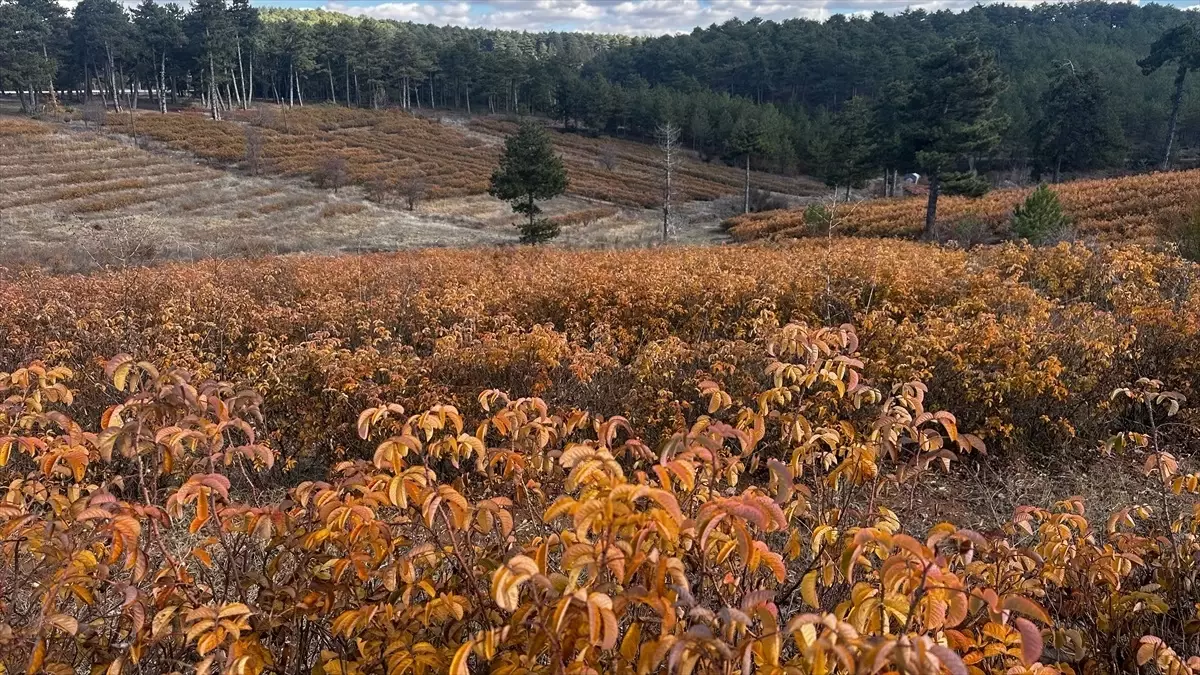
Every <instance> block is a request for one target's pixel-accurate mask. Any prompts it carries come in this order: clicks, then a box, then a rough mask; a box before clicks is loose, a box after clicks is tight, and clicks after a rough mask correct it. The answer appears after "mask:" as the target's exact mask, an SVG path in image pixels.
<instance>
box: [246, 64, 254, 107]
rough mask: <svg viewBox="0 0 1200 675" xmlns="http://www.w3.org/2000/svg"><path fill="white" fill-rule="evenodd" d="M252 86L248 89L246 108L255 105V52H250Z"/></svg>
mask: <svg viewBox="0 0 1200 675" xmlns="http://www.w3.org/2000/svg"><path fill="white" fill-rule="evenodd" d="M249 61H250V82H249V84H250V86H249V87H247V88H246V108H247V109H249V107H250V106H252V105H254V51H253V50H251V52H250V59H249Z"/></svg>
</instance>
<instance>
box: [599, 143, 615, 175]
mask: <svg viewBox="0 0 1200 675" xmlns="http://www.w3.org/2000/svg"><path fill="white" fill-rule="evenodd" d="M598 161H599V162H600V166H602V167H604V170H605V171H609V172H612V171H616V170H617V163H618V160H617V146H616V145H614V144H612V143H605V144H604V145H602V146H600V156H599V158H598Z"/></svg>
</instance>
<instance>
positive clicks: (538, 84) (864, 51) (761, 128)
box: [0, 0, 1200, 182]
mask: <svg viewBox="0 0 1200 675" xmlns="http://www.w3.org/2000/svg"><path fill="white" fill-rule="evenodd" d="M1187 20H1188V13H1187V12H1185V11H1182V10H1179V9H1175V8H1172V7H1167V6H1162V5H1154V4H1150V5H1146V6H1138V5H1134V4H1130V3H1126V2H1116V3H1104V2H1083V3H1071V4H1050V5H1043V6H1038V7H1033V8H1026V7H1012V6H1006V5H987V6H977V7H974V8H972V9H970V10H968V11H965V12H961V13H954V12H949V11H942V12H936V13H928V12H924V11H908V12H904V13H902V14H899V15H894V16H889V15H885V14H881V13H877V14H874V15H872V16H870V17H844V16H834V17H832V18H831V19H829V20H826V21H824V22H817V21H811V20H804V19H795V20H788V21H783V22H779V23H776V22H773V21H760V20H757V19H752V20H747V21H742V20H733V21H729V22H727V23H725V24H722V25H713V26H711V27H709V28H704V29H701V28H697V29H695V30H694V31H692V33H690V34H686V35H679V36H667V37H659V38H652V39H646V38H630V37H625V36H615V35H599V34H587V33H565V32H544V33H525V32H515V31H501V30H488V29H478V28H458V27H440V28H439V27H435V26H427V25H418V24H413V23H405V22H397V21H386V20H376V19H371V18H365V17H352V16H347V15H343V14H337V13H332V12H327V11H320V10H296V9H262V10H256V9H254V8H251V7H250V6H249V2H248V0H232V1H231V2H227V1H226V0H195V2H193V3H192V4H191V5H190V6H189V7H188V9H187V11H186V13H185V12H184V11H183V10H180V9H178V8H171V7H170V6H163V5H157V4H154V3H152V2H149V0H146V2H144V3H143V4H142V5H139V6H137V7H134V8H132V9H129V10H126V9H125V8H124V7H123V6H122V5H121V4H120V3H118V2H116V1H115V0H82V1H81V2H80V3H79V4H78V5H77V7H76V8H75V10H74V12H73V14H67V13H66V12H65V11H63V10H62V9H61V8H60V7H59V6H58V5H57V3H53V2H45V3H38V2H25V3H22V2H17V0H0V34H2V33H4V32H5V31H11V32H10V35H11V36H12V37H13V39H7V38H5V39H0V88H3V89H6V90H9V91H11V90H13V89H18V90H20V91H21V93H22V102H23V103H26V102H28V104H36V105H42V104H45V103H47V102H48V101H47V98H48V95H49V90H50V89H51V86H53V88H55V89H57V90H58V93H59V95H60V96H67V97H68V98H70V97H72V96H78V95H79V92H80V91H82V90H83V88H84V82H85V81H86V82H89V83H91V87H90V88H91V90H92V91H93V92H101V91H103V92H104V96H105V98H106V102H107V103H108V104H110V105H113V106H114V107H116V106H120V105H122V104H123V103H127V102H131V99H132V96H133V93H132V92H133V91H135V90H139V91H141V92H142V95H143V96H145V95H146V94H147V93H149V95H150V96H151V97H153V98H157V97H158V96H159V94H160V92H161V94H162V96H163V97H164V98H166V99H178V98H179V97H182V96H193V97H196V98H199V99H202V100H204V101H205V103H206V105H210V106H211V107H213V108H216V109H219V108H221V107H222V106H224V107H236V106H237V105H239V104H241V105H245V104H247V103H248V99H250V98H252V97H253V98H258V99H263V98H265V99H271V100H277V101H280V102H284V103H291V104H296V105H299V104H300V103H301V101H303V103H305V104H307V103H312V102H318V101H329V102H336V103H337V104H340V105H346V104H347V103H349V104H352V105H358V106H383V105H393V106H395V105H399V106H402V107H408V108H413V109H416V108H422V109H424V108H429V107H430V106H434V107H437V108H443V109H456V110H462V111H464V112H466V111H468V110H470V112H472V113H480V112H498V113H505V112H510V113H512V112H521V113H526V112H533V113H537V114H542V115H548V116H551V117H553V118H555V119H558V120H560V121H562V122H564V123H565V124H566V125H567V126H569V127H579V128H582V129H585V130H592V131H603V132H607V133H614V134H621V135H627V136H632V137H640V138H650V137H651V136H652V135H653V132H654V129H655V127H656V126H658V125H659V124H660V123H662V122H663V121H665V120H671V121H672V122H674V123H675V124H677V125H678V126H680V127H681V129H682V140H683V142H684V143H685V144H686V145H687V146H689V147H690V148H692V149H695V150H697V151H699V152H700V153H701V154H702V155H703V156H705V157H706V158H719V159H724V160H727V161H736V160H738V159H739V158H744V157H745V156H747V155H752V156H753V157H754V164H755V166H756V168H763V169H771V170H776V171H783V172H790V171H802V172H805V173H811V174H816V175H820V176H835V175H836V174H837V173H838V171H837V170H836V169H835V167H833V165H834V164H836V163H837V162H838V158H839V157H841V156H844V155H845V154H846V152H845V151H844V149H842V148H839V147H837V146H836V142H835V141H834V140H831V139H836V137H837V136H838V135H839V133H840V130H841V129H842V128H844V127H845V126H846V125H847V124H849V122H848V121H847V120H844V119H842V118H841V117H839V116H840V115H841V113H842V112H843V111H844V109H845V108H846V107H847V106H846V104H847V103H848V102H849V101H850V100H851V99H852V98H853V97H856V96H858V97H863V98H865V99H869V100H870V102H871V104H872V107H873V108H874V111H875V112H874V114H877V113H878V112H879V109H881V108H882V109H885V110H886V107H887V105H888V101H889V100H890V99H891V97H892V95H893V93H894V92H890V91H889V90H888V86H889V83H893V82H897V81H901V82H902V81H905V80H906V79H909V78H911V77H913V76H914V74H915V73H916V71H917V70H918V69H919V65H918V64H920V63H921V60H922V59H923V58H924V57H926V56H927V55H929V54H931V53H933V52H935V51H936V50H937V49H938V48H940V47H941V46H943V45H944V44H945V42H946V41H947V40H954V39H964V38H965V39H977V40H978V41H979V43H980V44H981V46H982V47H983V48H984V49H985V50H986V51H988V52H990V53H993V54H994V55H995V58H996V60H997V62H998V64H999V66H1000V69H1001V71H1002V73H1003V76H1004V83H1005V89H1004V91H1003V93H1002V94H1001V98H1000V103H999V105H998V109H999V112H1001V113H1003V117H1004V118H1005V124H1004V127H1003V131H1002V136H1003V141H1002V143H1001V145H1000V146H999V149H998V150H995V151H993V152H991V153H990V154H989V156H987V157H980V158H978V159H980V160H981V161H985V162H988V160H990V163H988V164H985V166H989V167H1004V166H1007V165H1010V164H1014V163H1016V164H1019V163H1024V162H1026V161H1027V160H1028V159H1029V158H1030V156H1031V153H1033V152H1034V145H1035V142H1034V138H1033V135H1034V131H1033V130H1034V128H1035V126H1036V124H1037V121H1038V118H1039V117H1040V116H1041V114H1042V113H1041V110H1042V108H1043V107H1044V106H1043V105H1042V103H1041V101H1042V99H1043V95H1044V94H1045V92H1046V90H1047V88H1048V87H1050V86H1052V83H1053V82H1054V79H1053V78H1054V72H1053V71H1054V69H1055V68H1056V67H1064V66H1065V65H1069V67H1070V68H1072V69H1078V70H1079V71H1082V72H1094V73H1095V74H1096V75H1097V78H1098V83H1099V89H1098V91H1100V93H1101V94H1102V95H1103V99H1104V101H1102V104H1103V105H1104V106H1105V107H1106V112H1105V116H1106V117H1110V118H1111V120H1112V125H1113V127H1114V128H1115V130H1116V132H1117V135H1118V136H1119V138H1118V139H1117V141H1116V142H1115V143H1114V147H1116V148H1119V152H1114V153H1109V154H1108V155H1107V156H1105V157H1103V158H1090V159H1089V160H1088V161H1087V162H1084V161H1078V162H1075V163H1074V164H1072V163H1071V162H1069V161H1068V163H1067V165H1066V166H1061V167H1060V168H1061V169H1063V170H1074V169H1094V168H1107V167H1123V168H1124V167H1137V166H1139V165H1140V164H1146V163H1149V162H1151V161H1155V162H1156V161H1157V156H1158V155H1159V153H1160V152H1161V148H1162V145H1163V141H1164V137H1165V135H1166V127H1167V120H1168V118H1169V116H1170V108H1171V96H1172V82H1173V78H1174V75H1175V68H1174V67H1166V68H1162V69H1159V70H1157V71H1156V72H1154V73H1152V74H1151V75H1149V76H1144V75H1143V74H1142V70H1141V68H1139V66H1138V64H1137V61H1138V60H1139V59H1142V58H1144V57H1146V55H1147V53H1148V51H1149V49H1150V45H1151V44H1152V43H1153V42H1154V41H1155V40H1156V39H1157V38H1158V37H1159V36H1161V35H1162V34H1163V32H1164V31H1165V30H1167V29H1169V28H1171V27H1173V26H1176V25H1179V24H1181V23H1184V22H1186V21H1187ZM43 46H44V47H46V49H45V51H43ZM51 82H52V85H51ZM114 99H115V100H114ZM143 100H144V99H143ZM1179 130H1180V132H1179V133H1180V135H1179V140H1178V145H1177V147H1182V148H1184V151H1185V157H1186V153H1187V149H1188V148H1193V147H1196V146H1198V145H1200V106H1198V105H1197V101H1196V97H1195V95H1193V94H1192V93H1191V92H1190V91H1186V89H1185V96H1184V101H1183V105H1182V108H1181V113H1180V123H1179ZM1059 164H1060V165H1061V164H1062V162H1061V161H1060V162H1059ZM972 166H974V164H972ZM899 168H904V169H908V168H911V167H899ZM831 181H832V182H837V181H836V179H831Z"/></svg>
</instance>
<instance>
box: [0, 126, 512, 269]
mask: <svg viewBox="0 0 1200 675" xmlns="http://www.w3.org/2000/svg"><path fill="white" fill-rule="evenodd" d="M147 117H149V116H147ZM138 234H140V235H141V236H140V237H139V236H134V235H138ZM507 234H508V233H506V232H503V231H492V232H489V231H483V230H479V229H475V228H466V227H462V226H461V225H459V224H457V223H454V222H451V221H439V220H438V219H436V218H432V217H421V218H418V217H416V216H414V215H411V214H407V213H402V212H400V211H399V210H398V209H387V208H382V207H380V206H377V205H373V204H370V203H368V202H366V201H365V200H363V199H361V198H358V197H355V196H353V195H348V194H343V195H333V194H331V193H328V192H324V191H320V190H316V189H314V188H311V187H309V186H307V185H303V184H295V183H292V182H288V181H284V180H279V179H267V178H252V177H247V176H240V175H236V174H232V173H229V172H227V171H222V170H219V169H215V168H211V167H205V166H201V165H199V164H197V163H196V162H195V161H189V160H188V159H186V158H184V157H180V156H172V155H167V154H161V153H160V154H155V153H152V152H148V151H145V150H141V149H138V148H135V147H133V146H132V145H130V144H128V143H125V142H121V141H120V140H114V139H112V138H108V137H105V136H101V135H97V134H94V133H91V132H86V131H69V132H68V131H65V130H62V129H58V128H56V127H54V126H51V125H49V124H45V123H40V122H34V121H30V120H22V119H16V118H7V117H0V243H3V245H4V249H3V251H2V252H0V261H2V263H3V264H8V265H19V264H22V263H24V262H40V263H43V264H46V265H48V266H50V267H53V268H55V269H59V270H77V269H86V268H88V267H94V266H97V265H99V266H104V265H108V264H113V263H117V262H120V261H128V260H133V261H136V262H150V261H153V260H163V259H168V260H169V259H180V258H184V259H194V258H197V257H207V256H228V255H261V254H265V253H279V252H289V251H300V250H303V251H326V252H331V251H338V250H344V249H347V248H350V249H356V248H358V249H361V248H365V249H394V248H401V247H408V246H431V245H462V244H464V243H499V242H503V241H507V240H508V239H512V238H513V237H511V236H506V235H507ZM128 245H134V246H135V247H136V248H137V249H138V253H137V255H133V254H132V252H130V251H126V250H124V249H125V248H127V246H128Z"/></svg>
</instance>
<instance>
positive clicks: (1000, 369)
mask: <svg viewBox="0 0 1200 675" xmlns="http://www.w3.org/2000/svg"><path fill="white" fill-rule="evenodd" d="M1196 274H1197V272H1196V268H1195V266H1194V265H1192V264H1190V263H1187V262H1185V261H1182V260H1180V259H1179V258H1177V257H1174V256H1171V255H1167V254H1160V253H1154V252H1150V251H1147V250H1144V249H1141V248H1138V247H1120V248H1088V247H1084V246H1080V245H1074V246H1069V245H1061V246H1058V247H1056V248H1050V249H1031V248H1028V247H1020V246H1012V245H1009V246H1003V247H996V248H982V249H978V250H976V251H973V252H970V253H968V252H962V251H952V250H946V249H941V248H937V247H933V246H928V245H919V244H914V243H906V242H896V241H882V240H875V241H871V240H832V241H831V242H829V243H828V244H827V243H826V242H804V243H800V244H796V245H792V246H786V247H784V246H778V247H739V248H732V249H731V248H707V249H674V250H657V251H630V252H609V253H601V252H561V251H536V250H528V249H525V250H522V251H521V254H520V255H519V256H514V255H511V253H505V252H496V251H473V252H466V251H458V252H455V251H432V252H421V253H407V254H390V255H375V256H362V257H342V258H326V259H321V258H312V257H295V258H275V259H265V260H258V261H250V262H238V263H231V262H223V261H209V262H204V263H197V264H191V265H175V266H165V267H159V268H154V269H149V270H146V269H138V270H128V271H124V272H119V273H108V274H99V275H93V276H87V277H50V276H45V275H42V274H38V273H20V274H10V275H9V276H8V278H7V279H5V280H0V317H3V322H4V325H3V326H2V327H0V332H3V333H4V334H5V335H6V340H5V341H4V342H2V343H0V369H6V370H8V371H9V374H6V375H4V376H3V377H0V395H2V396H3V397H4V398H5V402H4V403H3V404H2V405H0V423H2V424H3V427H2V428H0V431H3V432H4V433H6V434H7V436H3V437H0V465H3V468H2V469H0V482H2V483H4V484H6V485H7V489H6V491H5V492H4V493H3V494H2V496H0V542H3V543H2V544H0V616H2V617H3V619H2V621H3V623H2V624H0V641H2V645H3V649H0V662H3V663H4V665H5V666H6V667H7V668H8V669H9V670H14V671H15V670H26V669H27V670H29V671H31V672H34V671H38V670H39V669H44V670H46V671H48V672H63V673H66V672H75V671H80V670H87V669H88V667H89V666H90V667H92V668H94V669H98V670H104V669H105V668H108V670H109V672H131V671H138V670H140V671H143V672H168V671H175V670H178V671H181V672H182V671H189V670H191V669H193V668H195V669H196V670H198V671H204V670H207V669H209V668H212V669H219V670H223V671H225V672H230V673H238V674H240V673H261V672H273V673H297V672H306V673H307V672H313V673H338V674H348V673H368V672H401V673H422V672H426V673H434V672H451V673H454V674H455V675H463V674H466V673H468V672H485V671H486V672H496V673H517V672H535V673H568V672H579V673H599V672H643V673H649V672H667V671H669V672H703V673H731V672H748V671H753V672H764V673H784V672H789V673H810V672H811V673H832V672H835V671H836V672H845V673H871V672H906V673H916V674H921V675H935V674H937V673H942V672H950V673H954V674H956V675H962V674H964V673H983V672H1001V671H1003V672H1007V673H1035V674H1043V673H1045V674H1048V673H1056V672H1062V673H1106V672H1133V671H1136V670H1137V669H1138V667H1139V666H1142V665H1147V664H1149V665H1147V668H1148V669H1157V672H1161V673H1171V674H1173V675H1184V674H1185V673H1190V672H1193V670H1192V669H1195V668H1198V667H1200V660H1198V659H1195V658H1192V659H1188V657H1189V656H1190V655H1191V654H1195V653H1196V652H1197V650H1198V648H1200V647H1198V645H1197V642H1196V631H1195V627H1196V625H1197V621H1198V617H1197V608H1196V602H1197V600H1200V598H1197V597H1196V596H1197V590H1196V589H1197V586H1196V584H1195V576H1196V573H1197V572H1196V570H1197V569H1198V568H1197V557H1198V556H1200V540H1198V539H1197V531H1198V530H1200V515H1198V514H1200V507H1198V505H1197V504H1196V503H1195V498H1194V496H1193V493H1195V492H1196V490H1197V488H1198V487H1200V476H1197V475H1195V474H1190V473H1188V472H1189V471H1190V470H1191V469H1189V468H1187V464H1188V463H1189V462H1188V460H1187V458H1188V457H1190V456H1191V455H1192V454H1193V453H1194V452H1195V450H1196V449H1197V448H1196V439H1197V433H1196V426H1195V425H1196V424H1197V422H1198V421H1200V420H1198V419H1197V415H1198V410H1197V408H1195V407H1194V404H1193V403H1192V402H1193V401H1195V400H1196V396H1197V395H1198V392H1197V391H1196V387H1197V386H1198V385H1200V359H1198V358H1197V356H1200V342H1198V340H1200V338H1198V336H1200V285H1198V284H1197V283H1196V282H1197V278H1196ZM33 317H36V320H33ZM818 326H830V328H819V327H818ZM121 354H129V356H121ZM114 356H115V358H114ZM39 360H40V362H39ZM22 364H31V365H30V366H29V367H28V368H26V369H21V368H20V366H21V365H22ZM105 364H107V365H105ZM1145 378H1157V380H1150V379H1145ZM1160 380H1161V381H1160ZM223 382H224V383H223ZM1114 391H1115V392H1117V394H1116V396H1110V394H1111V393H1112V392H1114ZM1176 392H1178V393H1176ZM942 410H949V411H951V412H953V413H954V415H950V414H948V413H946V412H941V411H942ZM584 411H588V412H584ZM68 415H69V417H68ZM985 444H986V449H987V452H988V454H986V455H985V454H983V452H984V445H985ZM1098 448H1099V449H1100V450H1101V452H1098V451H1097V449H1098ZM947 472H948V473H947ZM284 493H286V494H284ZM1022 504H1028V505H1029V506H1022ZM110 664H113V665H110ZM1147 672H1148V671H1147Z"/></svg>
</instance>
